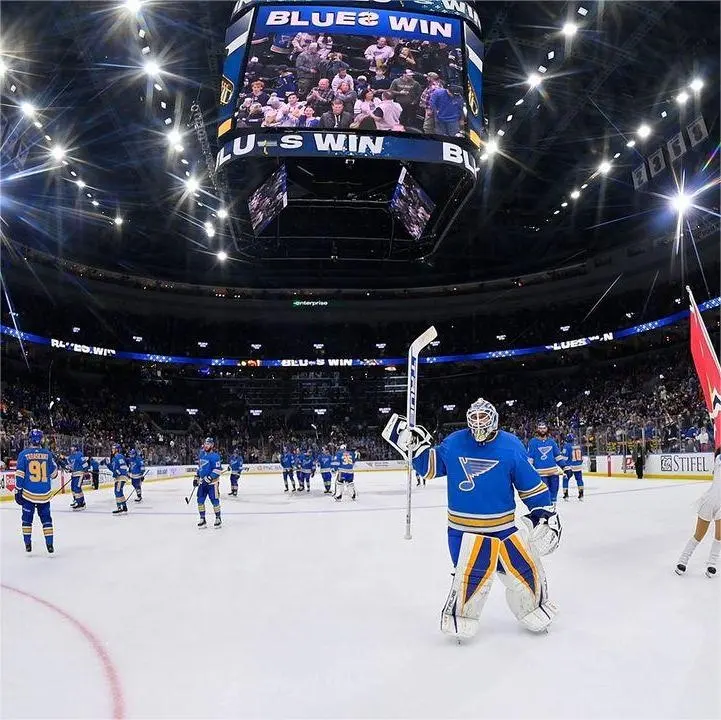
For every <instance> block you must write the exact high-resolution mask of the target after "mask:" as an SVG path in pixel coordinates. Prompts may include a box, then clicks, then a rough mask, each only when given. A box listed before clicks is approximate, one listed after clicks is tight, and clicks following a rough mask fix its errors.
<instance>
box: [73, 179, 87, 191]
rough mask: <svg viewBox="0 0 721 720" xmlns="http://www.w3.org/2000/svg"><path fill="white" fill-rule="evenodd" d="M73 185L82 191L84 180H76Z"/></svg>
mask: <svg viewBox="0 0 721 720" xmlns="http://www.w3.org/2000/svg"><path fill="white" fill-rule="evenodd" d="M75 184H76V185H77V186H78V187H79V188H80V189H81V190H82V189H83V188H84V187H85V180H76V181H75Z"/></svg>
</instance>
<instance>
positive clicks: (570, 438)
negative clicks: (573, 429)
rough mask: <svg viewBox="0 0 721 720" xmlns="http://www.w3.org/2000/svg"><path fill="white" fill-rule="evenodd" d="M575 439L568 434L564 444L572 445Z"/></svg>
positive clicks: (571, 434)
mask: <svg viewBox="0 0 721 720" xmlns="http://www.w3.org/2000/svg"><path fill="white" fill-rule="evenodd" d="M575 439H576V436H575V435H574V434H573V433H568V435H566V442H569V443H572V442H573V441H574V440H575Z"/></svg>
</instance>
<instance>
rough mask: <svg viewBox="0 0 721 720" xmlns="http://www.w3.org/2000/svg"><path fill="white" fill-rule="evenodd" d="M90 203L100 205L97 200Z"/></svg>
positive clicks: (94, 205) (95, 205)
mask: <svg viewBox="0 0 721 720" xmlns="http://www.w3.org/2000/svg"><path fill="white" fill-rule="evenodd" d="M92 204H93V207H98V205H100V203H99V202H98V201H97V200H93V203H92Z"/></svg>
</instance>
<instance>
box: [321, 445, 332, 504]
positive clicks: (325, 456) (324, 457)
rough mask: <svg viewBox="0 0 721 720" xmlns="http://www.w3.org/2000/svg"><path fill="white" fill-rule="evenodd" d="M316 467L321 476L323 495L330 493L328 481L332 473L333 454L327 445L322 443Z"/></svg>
mask: <svg viewBox="0 0 721 720" xmlns="http://www.w3.org/2000/svg"><path fill="white" fill-rule="evenodd" d="M318 467H319V468H320V476H321V477H322V478H323V487H324V488H325V489H324V490H323V494H324V495H330V494H331V492H332V491H331V489H330V483H331V479H332V476H333V475H332V473H333V456H332V455H331V454H330V452H329V451H328V446H327V445H324V446H323V447H322V448H321V451H320V453H318Z"/></svg>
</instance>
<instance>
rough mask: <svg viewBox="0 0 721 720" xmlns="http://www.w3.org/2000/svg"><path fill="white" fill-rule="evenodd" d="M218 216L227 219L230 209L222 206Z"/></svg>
mask: <svg viewBox="0 0 721 720" xmlns="http://www.w3.org/2000/svg"><path fill="white" fill-rule="evenodd" d="M218 217H219V218H220V219H221V220H225V218H227V217H228V211H227V210H226V209H225V208H220V210H218Z"/></svg>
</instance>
